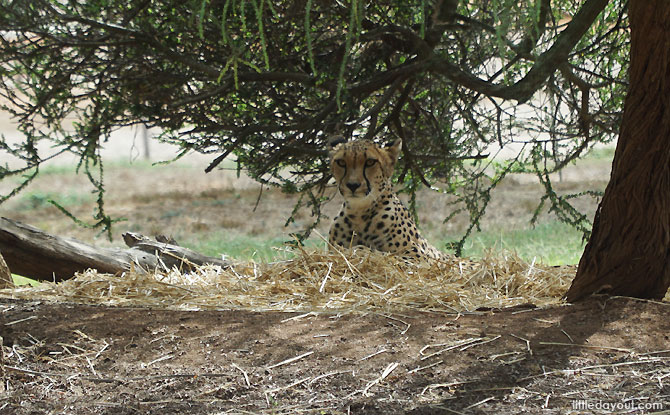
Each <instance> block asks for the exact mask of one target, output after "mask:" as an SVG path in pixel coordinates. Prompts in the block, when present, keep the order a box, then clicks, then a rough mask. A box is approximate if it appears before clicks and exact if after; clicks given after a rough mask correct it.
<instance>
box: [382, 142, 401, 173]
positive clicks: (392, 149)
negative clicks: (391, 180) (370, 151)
mask: <svg viewBox="0 0 670 415" xmlns="http://www.w3.org/2000/svg"><path fill="white" fill-rule="evenodd" d="M401 149H402V140H400V139H397V140H395V141H394V142H392V143H391V144H389V145H387V146H386V147H384V151H386V154H387V155H388V157H389V161H390V162H391V163H389V165H388V168H386V169H385V171H384V174H385V175H386V177H391V176H393V169H394V168H395V163H396V162H397V161H398V156H400V150H401Z"/></svg>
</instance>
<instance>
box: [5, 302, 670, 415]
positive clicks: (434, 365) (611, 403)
mask: <svg viewBox="0 0 670 415" xmlns="http://www.w3.org/2000/svg"><path fill="white" fill-rule="evenodd" d="M668 307H670V306H669V305H668V304H662V303H651V302H642V301H637V300H633V299H626V298H609V299H608V298H594V299H591V300H589V301H586V302H583V303H580V304H577V305H572V306H563V307H554V308H551V309H545V310H523V309H516V310H505V311H482V312H477V313H469V314H462V315H457V314H442V313H421V314H412V315H403V316H400V315H393V316H383V315H374V314H367V315H359V314H355V315H354V314H348V315H327V314H320V315H303V316H299V315H295V314H289V313H276V312H270V313H268V312H265V313H254V312H246V311H200V312H179V311H165V310H151V309H137V308H131V309H128V308H107V307H92V306H82V305H76V304H48V303H42V302H23V301H21V302H17V301H10V300H0V310H1V313H0V323H1V324H0V334H1V335H2V337H3V338H4V341H5V347H4V353H5V356H4V367H3V373H2V379H3V384H2V388H3V389H4V391H3V392H2V393H1V394H0V397H1V398H2V399H1V400H0V414H16V415H23V414H136V413H143V414H168V413H188V414H224V413H225V414H228V413H235V414H303V413H313V414H401V413H408V414H454V413H455V414H459V413H463V414H484V413H485V414H518V413H533V414H540V413H541V414H570V413H574V414H577V413H596V414H600V413H603V414H604V413H634V414H641V413H654V412H657V413H661V411H667V410H668V409H669V408H670V385H669V378H670V350H668V345H669V344H670V339H669V338H668V334H667V333H668V332H669V331H670V321H669V320H668V319H667V313H668ZM662 413H667V412H662Z"/></svg>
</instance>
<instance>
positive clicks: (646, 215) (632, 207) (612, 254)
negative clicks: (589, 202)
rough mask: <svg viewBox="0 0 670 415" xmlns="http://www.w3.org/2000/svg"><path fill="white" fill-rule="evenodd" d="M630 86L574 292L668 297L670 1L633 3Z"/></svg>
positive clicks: (572, 295)
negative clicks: (608, 179) (612, 156)
mask: <svg viewBox="0 0 670 415" xmlns="http://www.w3.org/2000/svg"><path fill="white" fill-rule="evenodd" d="M629 17H630V25H631V65H630V84H629V89H628V95H627V97H626V102H625V108H624V114H623V120H622V124H621V130H620V134H619V141H618V144H617V147H616V151H615V154H614V162H613V163H612V175H611V178H610V182H609V184H608V185H607V188H606V189H605V194H604V196H603V200H602V201H601V202H600V205H599V206H598V210H597V212H596V215H595V219H594V223H593V232H592V234H591V238H590V240H589V242H588V243H587V245H586V249H585V250H584V254H583V256H582V258H581V260H580V261H579V267H578V269H577V275H576V277H575V279H574V281H573V282H572V286H571V287H570V289H569V290H568V292H567V295H566V298H567V300H568V301H576V300H579V299H582V298H584V297H585V296H588V295H590V294H592V293H595V292H606V293H609V294H612V295H626V296H631V297H640V298H655V299H660V298H663V296H664V295H665V293H666V291H667V290H668V286H670V264H669V260H670V2H668V1H667V0H631V1H630V3H629Z"/></svg>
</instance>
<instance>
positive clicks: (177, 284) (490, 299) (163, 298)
mask: <svg viewBox="0 0 670 415" xmlns="http://www.w3.org/2000/svg"><path fill="white" fill-rule="evenodd" d="M574 273H575V267H574V266H565V267H550V266H544V265H540V264H535V263H534V262H531V263H527V262H525V261H523V260H521V259H520V258H519V257H518V256H516V255H514V254H502V255H501V254H498V256H493V255H488V256H486V257H485V258H483V259H481V260H477V261H473V260H462V259H459V258H453V259H451V260H449V261H447V262H432V263H423V264H419V265H414V264H408V263H405V262H403V261H401V260H399V259H398V258H397V257H394V256H391V255H389V254H386V253H381V252H377V251H371V250H368V249H366V248H363V247H356V248H353V249H343V250H340V251H335V252H328V251H321V250H303V249H299V250H298V251H297V252H295V255H294V257H293V258H291V259H287V260H283V261H278V262H272V263H255V262H239V263H236V264H235V265H234V266H232V267H230V268H227V269H222V268H220V267H215V266H204V267H199V268H197V269H196V271H195V272H188V273H185V272H180V271H179V270H176V269H174V270H172V271H170V272H168V273H161V272H156V273H144V272H137V271H135V270H131V271H129V272H126V273H125V274H123V275H121V276H114V275H110V274H101V273H98V272H96V271H93V270H89V271H87V272H84V273H81V274H78V275H77V276H76V277H75V278H73V279H71V280H68V281H64V282H61V283H43V284H41V285H40V286H38V287H32V288H17V289H13V290H2V291H0V293H1V295H3V296H7V297H12V298H23V299H44V300H53V301H66V302H76V303H86V304H104V305H112V306H139V307H153V308H165V309H185V310H199V309H247V310H277V311H301V312H309V311H322V312H323V311H326V312H328V311H329V312H348V311H377V312H400V311H405V310H410V309H413V310H424V311H430V310H434V311H437V310H439V311H450V312H462V311H473V310H476V309H479V308H503V307H509V306H514V305H519V304H527V303H532V304H535V305H537V306H545V305H549V304H555V303H559V302H560V301H561V297H562V296H563V295H564V293H565V291H566V290H567V288H568V286H569V284H570V281H571V280H572V278H573V277H574Z"/></svg>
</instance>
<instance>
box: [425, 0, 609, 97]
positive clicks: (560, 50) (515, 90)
mask: <svg viewBox="0 0 670 415" xmlns="http://www.w3.org/2000/svg"><path fill="white" fill-rule="evenodd" d="M607 3H608V0H586V2H585V3H584V4H583V5H582V8H581V9H579V12H577V14H576V15H575V17H574V18H573V19H572V21H571V22H570V23H569V24H568V26H567V27H566V28H565V30H563V31H562V32H561V34H560V35H558V38H557V39H556V41H555V42H554V44H553V45H552V46H551V48H549V50H547V51H546V52H544V53H543V54H542V55H540V56H539V57H538V58H537V60H536V62H535V65H533V67H532V68H531V69H530V71H528V73H527V74H526V76H524V77H523V78H522V79H521V80H519V81H518V82H517V83H515V84H513V85H501V84H490V83H489V82H486V81H484V80H482V79H480V78H477V77H476V76H474V75H472V74H470V73H467V72H465V71H463V70H461V69H460V68H459V67H458V66H456V65H455V64H453V63H451V62H450V61H449V60H447V59H445V58H437V57H436V58H434V60H433V64H432V65H431V66H430V70H431V71H433V72H437V73H440V74H442V75H445V76H446V77H447V78H449V79H450V80H451V81H453V82H455V83H457V84H459V85H461V86H464V87H466V88H469V89H471V90H473V91H476V92H480V93H482V94H485V95H489V96H494V97H498V98H503V99H513V100H516V101H518V102H520V103H522V102H526V101H528V100H529V99H530V98H531V97H532V96H533V94H534V93H535V91H537V90H538V89H539V88H540V87H541V86H542V84H543V83H544V82H545V81H546V80H547V78H549V76H550V75H551V74H552V73H554V71H555V70H556V69H557V68H558V67H559V66H560V64H561V63H563V62H565V61H566V60H567V58H568V56H569V54H570V51H571V50H572V49H573V48H574V47H575V45H576V44H577V42H579V40H580V39H581V38H582V36H584V34H585V33H586V31H587V30H588V28H589V27H590V26H591V24H592V23H593V21H594V20H595V19H596V17H598V15H599V14H600V12H601V11H602V10H603V9H604V8H605V6H606V5H607Z"/></svg>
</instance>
